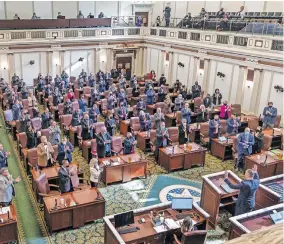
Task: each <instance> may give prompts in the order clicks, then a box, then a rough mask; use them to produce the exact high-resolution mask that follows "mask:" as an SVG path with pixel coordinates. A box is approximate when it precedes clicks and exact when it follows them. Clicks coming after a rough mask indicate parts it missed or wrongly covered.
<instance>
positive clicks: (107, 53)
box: [106, 48, 112, 71]
mask: <svg viewBox="0 0 284 244" xmlns="http://www.w3.org/2000/svg"><path fill="white" fill-rule="evenodd" d="M111 52H112V49H110V48H107V49H106V56H107V60H106V62H107V63H106V69H107V70H108V71H110V70H111V67H112V54H111Z"/></svg>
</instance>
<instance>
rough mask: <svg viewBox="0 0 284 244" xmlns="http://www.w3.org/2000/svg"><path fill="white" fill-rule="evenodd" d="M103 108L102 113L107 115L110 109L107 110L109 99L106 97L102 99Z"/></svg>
mask: <svg viewBox="0 0 284 244" xmlns="http://www.w3.org/2000/svg"><path fill="white" fill-rule="evenodd" d="M101 110H102V114H103V115H104V116H106V115H107V111H108V110H107V99H106V98H104V99H102V100H101Z"/></svg>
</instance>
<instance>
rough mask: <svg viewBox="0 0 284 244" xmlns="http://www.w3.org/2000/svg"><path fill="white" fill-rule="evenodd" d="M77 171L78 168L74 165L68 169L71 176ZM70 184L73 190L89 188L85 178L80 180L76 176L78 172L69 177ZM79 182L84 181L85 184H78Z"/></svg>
mask: <svg viewBox="0 0 284 244" xmlns="http://www.w3.org/2000/svg"><path fill="white" fill-rule="evenodd" d="M77 169H78V167H77V166H76V165H73V166H72V167H70V171H69V172H70V173H71V174H73V173H74V172H75V171H76V170H77ZM70 178H71V182H72V185H73V188H74V190H75V191H76V190H85V189H87V188H89V187H90V186H89V184H88V180H87V179H85V178H80V177H79V176H78V172H77V173H76V174H73V175H71V177H70ZM80 180H82V181H85V182H86V184H85V183H80Z"/></svg>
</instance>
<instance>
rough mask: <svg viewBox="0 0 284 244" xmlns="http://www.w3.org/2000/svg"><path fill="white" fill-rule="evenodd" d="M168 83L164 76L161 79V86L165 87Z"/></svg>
mask: <svg viewBox="0 0 284 244" xmlns="http://www.w3.org/2000/svg"><path fill="white" fill-rule="evenodd" d="M166 83H167V79H166V77H165V75H164V74H162V75H161V77H160V82H159V86H162V85H163V86H165V85H166Z"/></svg>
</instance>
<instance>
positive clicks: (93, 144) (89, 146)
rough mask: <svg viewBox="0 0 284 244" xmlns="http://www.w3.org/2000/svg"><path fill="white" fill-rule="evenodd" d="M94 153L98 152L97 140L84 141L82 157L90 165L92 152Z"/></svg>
mask: <svg viewBox="0 0 284 244" xmlns="http://www.w3.org/2000/svg"><path fill="white" fill-rule="evenodd" d="M92 151H94V152H96V151H97V141H96V139H92V140H85V141H83V143H82V155H83V157H84V158H85V159H86V160H87V162H88V163H89V161H90V159H91V152H92Z"/></svg>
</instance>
